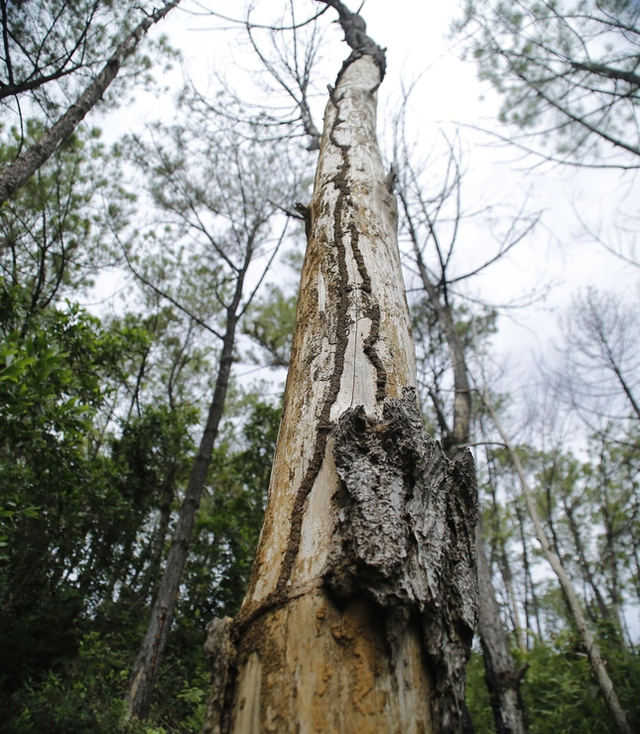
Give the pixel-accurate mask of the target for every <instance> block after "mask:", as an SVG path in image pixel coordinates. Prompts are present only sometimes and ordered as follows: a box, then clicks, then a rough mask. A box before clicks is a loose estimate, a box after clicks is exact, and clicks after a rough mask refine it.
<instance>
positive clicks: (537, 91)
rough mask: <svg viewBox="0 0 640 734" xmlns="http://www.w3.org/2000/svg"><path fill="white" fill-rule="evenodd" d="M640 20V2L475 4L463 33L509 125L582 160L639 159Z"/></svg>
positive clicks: (460, 27) (486, 0)
mask: <svg viewBox="0 0 640 734" xmlns="http://www.w3.org/2000/svg"><path fill="white" fill-rule="evenodd" d="M639 19H640V7H639V6H638V3H637V2H635V0H610V1H608V2H600V1H596V0H557V1H556V0H542V1H538V0H497V1H495V2H494V0H469V2H467V3H466V6H465V10H464V14H463V17H462V19H461V20H460V21H459V22H458V23H457V24H456V27H455V30H456V31H457V32H459V33H464V34H465V37H466V40H467V50H468V52H469V53H470V55H471V56H472V58H473V59H474V60H475V61H476V63H477V64H478V69H479V76H480V78H481V79H486V80H488V81H489V82H490V83H491V84H492V85H493V86H494V87H495V89H496V90H497V91H498V92H499V93H501V94H502V95H503V100H504V101H503V105H502V111H501V117H502V120H503V121H504V122H509V123H513V124H515V125H516V126H518V127H519V128H521V129H523V130H525V131H532V132H535V133H537V134H538V135H540V137H541V139H542V140H543V142H547V139H548V138H549V137H550V136H552V138H553V141H554V142H555V145H556V150H557V153H558V154H559V155H560V156H561V157H562V158H563V159H564V160H569V161H571V162H583V161H584V156H585V155H586V156H590V155H595V156H598V155H601V154H602V151H603V150H606V148H607V147H608V148H609V151H611V150H612V149H613V150H615V152H616V153H626V154H628V153H630V154H631V155H633V156H638V155H640V126H639V119H638V101H639V99H640V95H639V94H638V91H639V89H640V79H639V77H638V75H637V65H638V62H637V60H638V49H639V47H640V34H639V33H638V28H639V27H640V26H639V23H638V21H639ZM581 156H582V157H581Z"/></svg>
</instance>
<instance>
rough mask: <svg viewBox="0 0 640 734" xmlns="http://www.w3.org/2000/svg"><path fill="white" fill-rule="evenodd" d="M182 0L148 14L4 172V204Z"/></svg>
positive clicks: (0, 189) (0, 193)
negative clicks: (84, 87) (96, 74)
mask: <svg viewBox="0 0 640 734" xmlns="http://www.w3.org/2000/svg"><path fill="white" fill-rule="evenodd" d="M179 2H180V0H173V1H172V2H168V3H165V4H164V5H163V6H162V7H161V8H160V9H159V10H156V11H155V12H153V13H151V14H150V15H148V16H147V17H146V18H145V19H144V20H143V21H142V22H141V23H140V24H139V25H138V26H137V27H136V28H135V29H134V30H133V31H132V32H131V33H130V34H129V35H128V36H127V38H125V40H124V41H123V42H122V43H121V44H120V45H119V46H118V47H117V48H116V50H115V51H114V53H113V54H112V56H111V58H110V59H109V60H108V61H107V63H106V64H105V65H104V68H103V69H102V71H101V72H100V73H99V74H98V76H97V77H96V78H95V79H94V80H93V81H92V82H91V84H89V86H88V87H87V88H86V89H85V91H84V92H83V93H82V94H81V95H80V97H79V98H78V100H77V102H75V103H74V104H72V105H71V106H70V107H69V109H68V110H67V111H66V112H65V113H64V114H63V115H62V117H61V118H60V119H59V120H58V121H57V122H56V123H55V124H54V125H53V126H52V127H50V128H49V129H48V130H47V131H46V132H45V133H44V135H43V136H42V137H41V138H40V140H38V142H37V143H34V144H33V145H32V146H31V147H30V148H27V150H25V151H24V153H22V154H21V155H20V156H18V158H16V160H15V161H14V162H13V163H12V164H11V165H10V166H7V167H6V168H5V169H4V170H3V171H2V173H0V205H2V204H3V203H4V202H5V201H6V200H7V199H8V198H9V197H10V196H11V195H12V194H13V193H15V192H16V191H17V190H18V189H19V188H20V187H21V186H22V185H23V184H24V183H25V182H26V181H28V180H29V179H30V178H31V176H33V174H34V173H35V172H36V171H37V170H38V168H40V166H42V165H43V164H44V163H46V162H47V161H48V160H49V158H50V157H51V156H52V155H53V153H54V152H55V151H56V149H57V148H58V146H59V145H60V144H61V143H62V142H64V141H65V140H66V139H67V138H68V137H69V135H71V133H72V132H73V131H74V130H75V128H76V126H77V125H78V123H80V122H82V120H84V118H85V116H86V115H87V113H88V112H89V110H91V109H92V108H93V107H95V105H96V104H97V103H98V102H99V101H100V100H101V99H102V95H103V94H104V93H105V91H106V90H107V88H108V87H109V85H110V84H111V82H112V81H113V80H114V79H115V78H116V76H117V74H118V72H119V71H120V67H121V66H122V64H123V63H124V62H125V61H126V60H127V59H128V58H129V56H131V54H132V53H133V52H134V51H135V50H136V48H137V47H138V44H139V43H140V41H141V40H142V38H143V37H144V36H145V34H146V33H147V31H148V30H149V28H151V26H152V25H154V24H155V23H157V22H158V21H160V20H162V18H164V17H165V15H167V13H168V12H169V11H170V10H172V9H173V8H175V7H176V5H177V4H178V3H179Z"/></svg>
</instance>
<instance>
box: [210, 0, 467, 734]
mask: <svg viewBox="0 0 640 734" xmlns="http://www.w3.org/2000/svg"><path fill="white" fill-rule="evenodd" d="M328 4H330V5H332V6H333V7H335V8H336V9H338V11H339V13H340V19H341V23H342V25H343V28H344V29H345V35H346V37H347V41H348V42H349V43H351V44H352V48H353V51H354V52H353V53H352V55H351V56H350V57H349V60H348V61H347V63H346V64H345V65H344V66H343V69H342V70H341V72H340V75H339V77H338V81H337V83H336V88H335V89H334V90H333V91H332V94H331V99H330V100H329V102H328V105H327V109H326V114H325V121H324V132H323V136H322V142H321V148H320V157H319V162H318V168H317V172H316V180H315V188H314V194H313V198H312V200H311V203H310V206H309V214H310V217H309V237H308V247H307V253H306V257H305V264H304V267H303V272H302V279H301V286H300V297H299V301H298V313H297V319H296V330H295V337H294V343H293V349H292V355H291V367H290V370H289V375H288V378H287V386H286V390H285V399H284V413H283V419H282V425H281V427H280V435H279V439H278V446H277V449H276V456H275V460H274V466H273V470H272V477H271V486H270V491H269V500H268V505H267V509H266V514H265V521H264V525H263V528H262V533H261V537H260V542H259V545H258V550H257V552H256V559H255V562H254V567H253V571H252V575H251V579H250V583H249V589H248V591H247V595H246V597H245V600H244V603H243V606H242V609H241V611H240V613H239V614H238V616H237V617H236V618H235V620H234V621H233V624H232V627H231V639H232V641H233V644H234V654H233V663H231V664H230V668H229V674H228V678H227V679H226V680H227V682H226V684H225V690H224V691H221V689H220V687H219V686H218V687H217V688H216V690H215V691H213V692H212V699H211V700H212V702H213V703H212V704H210V706H209V714H208V718H207V722H208V723H207V726H208V727H209V729H208V731H216V732H217V731H220V732H234V734H241V733H242V734H257V733H258V732H267V731H277V732H280V733H289V732H291V734H293V733H294V732H299V731H307V732H328V731H334V730H335V731H341V732H353V733H354V734H355V733H356V732H358V734H362V733H364V734H366V733H367V732H372V733H373V732H377V733H383V732H389V733H391V732H396V731H402V732H406V733H407V734H427V733H432V732H433V733H436V732H438V733H439V732H459V731H461V703H462V701H461V698H462V695H463V688H464V667H465V665H466V661H467V658H468V654H469V646H470V642H471V631H472V628H473V624H474V621H475V606H476V603H477V589H476V578H475V553H474V533H473V528H474V525H475V519H476V510H475V508H476V494H475V485H474V483H473V471H472V470H471V467H470V462H471V461H472V460H471V457H470V454H468V453H467V454H466V455H465V457H464V458H463V460H462V461H460V462H451V461H450V460H449V459H447V457H446V456H444V454H443V453H442V450H441V449H440V447H439V446H438V445H436V444H435V443H434V442H432V441H431V439H430V438H429V437H428V436H427V435H426V434H425V433H424V430H423V428H422V424H421V419H420V413H419V408H418V405H417V402H416V397H415V384H416V375H415V357H414V349H413V341H412V336H411V330H410V325H409V313H408V308H407V303H406V297H405V294H404V289H403V285H402V282H403V281H402V271H401V267H400V257H399V252H398V248H397V240H396V227H397V210H396V202H395V198H394V197H393V195H392V194H391V193H390V192H389V190H388V188H387V186H386V185H385V172H384V170H383V167H382V162H381V159H380V153H379V150H378V146H377V142H376V133H375V124H376V98H375V91H376V89H377V88H378V86H379V84H380V82H381V78H382V74H383V69H384V64H383V63H382V62H383V58H384V57H383V52H382V51H381V49H379V48H378V47H377V46H375V44H374V45H373V46H372V45H370V44H372V43H373V42H371V41H370V39H368V38H367V37H366V31H365V28H364V23H363V22H362V21H361V19H359V18H358V22H355V21H354V18H355V17H357V16H355V15H354V14H351V13H349V11H346V9H345V8H344V6H342V4H341V3H339V2H338V0H332V1H331V2H328ZM352 21H353V25H349V23H350V22H352ZM345 24H346V26H347V27H346V28H345ZM362 34H364V36H363V35H362ZM363 38H364V39H365V41H366V42H365V41H363ZM353 44H355V48H354V47H353ZM374 47H375V49H374ZM376 462H377V463H376ZM356 467H357V468H356ZM365 536H367V538H368V540H367V541H366V542H365V541H364V540H363V538H364V537H365ZM221 700H222V701H223V705H220V704H219V702H220V701H221ZM216 702H218V703H216ZM216 727H218V728H216Z"/></svg>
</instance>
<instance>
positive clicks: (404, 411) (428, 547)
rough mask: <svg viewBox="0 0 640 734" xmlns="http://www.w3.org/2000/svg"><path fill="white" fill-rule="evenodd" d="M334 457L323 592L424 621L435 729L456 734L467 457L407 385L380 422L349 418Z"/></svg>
mask: <svg viewBox="0 0 640 734" xmlns="http://www.w3.org/2000/svg"><path fill="white" fill-rule="evenodd" d="M334 457H335V463H336V469H337V472H338V476H339V477H340V479H341V480H342V483H343V486H344V490H345V491H344V492H343V493H340V494H341V496H340V497H339V499H338V501H339V502H340V511H339V517H340V520H339V523H338V525H337V527H336V532H335V535H334V539H333V549H332V553H331V555H330V557H329V563H328V568H327V571H326V574H325V579H326V582H327V585H328V586H329V588H330V589H331V590H332V592H333V593H334V594H335V595H336V596H337V597H338V599H340V600H341V601H344V600H346V599H349V598H351V597H353V596H355V595H356V594H357V593H360V592H365V593H366V595H368V596H369V597H371V598H372V599H374V600H375V602H376V604H377V605H378V606H379V607H381V608H382V609H384V610H387V611H389V612H391V613H392V614H393V616H394V617H396V618H398V617H399V618H400V619H404V620H405V621H406V620H408V619H409V618H411V617H414V618H417V619H419V620H420V624H421V627H422V633H423V639H424V645H425V651H426V654H427V657H428V660H429V668H430V670H431V673H432V675H433V677H434V681H435V694H436V695H435V696H434V698H433V703H432V705H433V719H434V721H436V722H438V728H437V731H442V732H455V731H460V729H461V727H462V705H463V702H464V690H465V669H466V665H467V662H468V659H469V654H470V651H471V640H472V638H473V629H474V626H475V621H476V612H477V607H476V599H477V579H476V565H475V564H476V561H475V524H476V517H477V511H478V506H477V490H476V481H475V470H474V465H473V459H472V457H471V454H470V452H469V451H466V452H465V453H464V455H463V456H462V457H461V459H460V460H459V461H456V462H452V461H450V460H449V459H448V458H447V457H446V455H445V454H444V452H443V450H442V448H441V446H440V445H439V444H438V443H436V442H435V441H434V440H433V439H432V438H431V437H430V436H429V435H428V434H427V433H426V431H425V430H424V427H423V424H422V416H421V414H420V410H419V407H418V402H417V397H416V392H415V390H414V389H413V388H407V389H405V390H404V394H403V396H402V397H401V398H391V399H388V400H385V402H384V408H383V411H382V416H381V417H380V418H376V417H372V416H367V414H366V413H365V411H364V409H363V408H362V406H359V407H356V408H353V409H350V410H348V411H346V412H345V413H344V414H343V415H342V417H341V418H340V422H339V427H338V429H337V432H336V437H335V447H334ZM390 642H391V644H392V645H393V640H390Z"/></svg>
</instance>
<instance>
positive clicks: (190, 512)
mask: <svg viewBox="0 0 640 734" xmlns="http://www.w3.org/2000/svg"><path fill="white" fill-rule="evenodd" d="M249 260H250V257H247V260H246V262H245V267H244V268H243V269H242V270H241V271H240V273H239V275H238V280H237V281H236V288H235V293H234V298H233V301H232V304H231V305H230V306H229V307H228V309H227V326H226V331H225V334H224V339H223V343H222V352H221V355H220V362H219V368H218V375H217V378H216V385H215V389H214V392H213V399H212V401H211V405H210V406H209V413H208V416H207V422H206V425H205V429H204V433H203V434H202V439H201V441H200V446H199V447H198V452H197V454H196V456H195V459H194V461H193V464H192V466H191V473H190V475H189V482H188V484H187V490H186V492H185V496H184V500H183V502H182V506H181V508H180V514H179V516H178V523H177V526H176V529H175V532H174V535H173V538H172V541H171V548H170V549H169V555H168V557H167V563H166V565H165V568H164V572H163V575H162V580H161V582H160V587H159V589H158V594H157V596H156V599H155V602H154V604H153V608H152V610H151V618H150V620H149V626H148V627H147V631H146V633H145V636H144V639H143V641H142V644H141V646H140V650H139V652H138V657H137V659H136V662H135V664H134V667H133V672H132V676H131V683H130V686H129V692H128V696H127V714H128V717H130V718H134V719H144V718H146V717H147V715H148V713H149V707H150V705H151V696H152V694H153V689H154V687H155V684H156V681H157V679H158V673H159V669H160V664H161V663H162V659H163V657H164V652H165V649H166V646H167V640H168V637H169V630H170V628H171V622H172V621H173V613H174V610H175V605H176V602H177V600H178V594H179V591H180V582H181V580H182V574H183V572H184V568H185V565H186V563H187V556H188V554H189V547H190V545H191V535H192V533H193V526H194V523H195V518H196V514H197V512H198V509H199V507H200V500H201V498H202V492H203V489H204V485H205V482H206V478H207V471H208V469H209V464H210V462H211V455H212V452H213V447H214V444H215V441H216V438H217V435H218V428H219V426H220V420H221V419H222V412H223V410H224V403H225V399H226V396H227V388H228V386H229V376H230V374H231V367H232V364H233V348H234V344H235V336H236V328H237V325H238V308H239V306H240V300H241V298H242V290H243V286H244V277H245V275H246V270H247V267H248V263H249Z"/></svg>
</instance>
